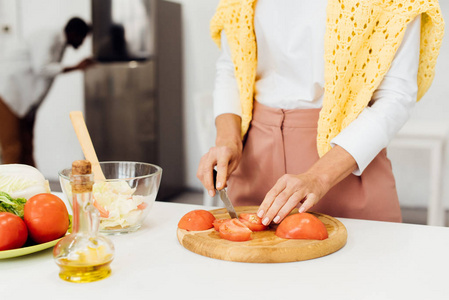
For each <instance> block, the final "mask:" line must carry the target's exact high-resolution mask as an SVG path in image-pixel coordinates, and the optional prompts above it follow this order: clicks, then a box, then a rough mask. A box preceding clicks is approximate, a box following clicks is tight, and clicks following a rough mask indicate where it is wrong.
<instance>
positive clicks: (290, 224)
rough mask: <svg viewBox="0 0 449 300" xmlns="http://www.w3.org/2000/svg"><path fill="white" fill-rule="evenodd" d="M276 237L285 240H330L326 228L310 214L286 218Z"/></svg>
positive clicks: (280, 225)
mask: <svg viewBox="0 0 449 300" xmlns="http://www.w3.org/2000/svg"><path fill="white" fill-rule="evenodd" d="M276 235H277V236H278V237H280V238H284V239H307V240H324V239H327V238H328V233H327V229H326V226H324V224H323V222H321V221H320V219H318V218H317V217H315V216H314V215H312V214H309V213H298V214H293V215H290V216H288V217H286V218H285V219H284V220H282V222H281V223H280V224H279V226H278V228H277V229H276Z"/></svg>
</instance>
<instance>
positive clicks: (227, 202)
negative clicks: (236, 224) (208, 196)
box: [214, 169, 237, 218]
mask: <svg viewBox="0 0 449 300" xmlns="http://www.w3.org/2000/svg"><path fill="white" fill-rule="evenodd" d="M216 183H217V171H216V170H215V169H214V188H215V189H216V190H217V187H216ZM217 192H218V194H219V195H220V199H221V201H223V203H224V205H225V207H226V210H227V211H228V214H229V215H230V216H231V218H237V213H236V212H235V209H234V206H233V205H232V202H231V200H229V197H228V193H227V191H226V188H224V189H221V190H217Z"/></svg>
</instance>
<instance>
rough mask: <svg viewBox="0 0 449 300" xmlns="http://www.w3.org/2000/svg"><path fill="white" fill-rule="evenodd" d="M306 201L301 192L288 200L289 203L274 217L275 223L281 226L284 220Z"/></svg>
mask: <svg viewBox="0 0 449 300" xmlns="http://www.w3.org/2000/svg"><path fill="white" fill-rule="evenodd" d="M302 199H304V196H303V194H302V193H300V192H296V193H294V194H293V195H291V197H290V198H289V199H288V201H287V203H285V205H284V206H283V207H282V208H281V209H280V210H279V212H278V213H277V215H276V216H275V217H274V219H273V222H274V223H276V224H279V223H280V222H281V221H282V220H284V218H285V217H286V216H287V215H288V214H289V213H290V212H291V211H292V210H293V209H294V208H295V207H296V206H297V205H298V203H300V202H301V200H302Z"/></svg>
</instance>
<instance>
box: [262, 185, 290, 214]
mask: <svg viewBox="0 0 449 300" xmlns="http://www.w3.org/2000/svg"><path fill="white" fill-rule="evenodd" d="M284 188H285V182H284V181H281V180H278V182H276V184H275V185H274V186H273V187H272V188H271V189H270V190H269V191H268V193H267V194H266V195H265V198H264V199H263V201H262V204H260V206H259V209H258V211H257V216H258V217H259V218H263V217H264V216H265V213H266V212H267V211H268V209H269V208H270V207H271V205H272V204H273V202H274V199H276V197H277V195H279V194H280V193H281V191H283V190H284Z"/></svg>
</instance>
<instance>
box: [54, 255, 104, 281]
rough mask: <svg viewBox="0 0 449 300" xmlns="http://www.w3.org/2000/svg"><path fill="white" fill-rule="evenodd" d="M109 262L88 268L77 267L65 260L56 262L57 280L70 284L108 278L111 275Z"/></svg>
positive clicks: (87, 266) (86, 266)
mask: <svg viewBox="0 0 449 300" xmlns="http://www.w3.org/2000/svg"><path fill="white" fill-rule="evenodd" d="M111 261H112V260H111ZM111 261H108V262H105V263H102V264H99V265H90V266H89V265H82V264H81V265H77V264H75V263H73V262H72V261H69V260H67V259H60V260H58V261H56V264H57V265H58V266H59V268H60V272H59V278H61V279H63V280H65V281H70V282H78V283H86V282H93V281H97V280H101V279H104V278H106V277H108V276H109V275H110V274H111V266H110V264H111Z"/></svg>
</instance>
